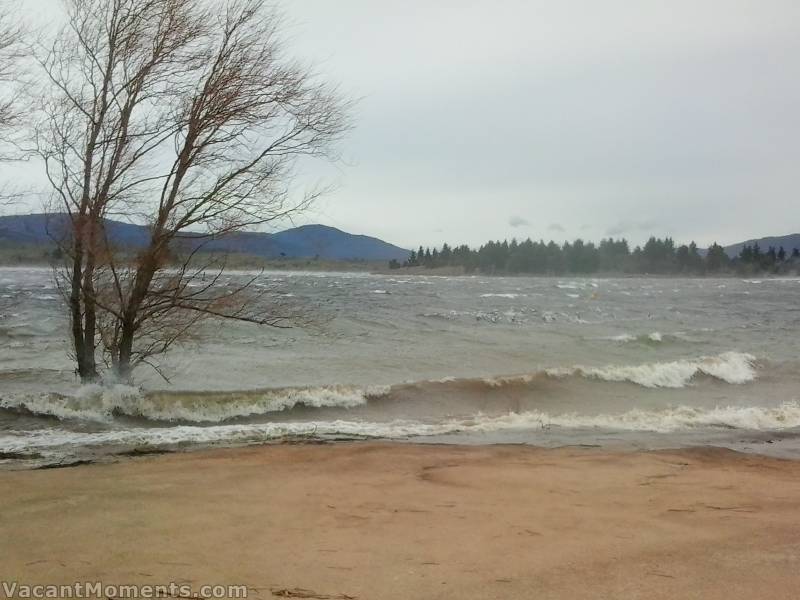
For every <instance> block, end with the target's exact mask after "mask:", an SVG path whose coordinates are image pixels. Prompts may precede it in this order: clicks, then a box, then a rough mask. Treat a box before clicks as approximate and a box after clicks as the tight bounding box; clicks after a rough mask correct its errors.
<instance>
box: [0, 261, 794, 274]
mask: <svg viewBox="0 0 800 600" xmlns="http://www.w3.org/2000/svg"><path fill="white" fill-rule="evenodd" d="M52 267H53V264H52V262H49V261H47V260H39V259H35V260H34V259H31V260H21V261H19V262H15V261H13V260H3V258H2V256H0V269H2V268H6V269H9V268H11V269H25V268H31V269H50V268H52ZM225 270H226V271H228V272H236V271H258V270H264V271H266V272H270V271H276V272H291V271H295V272H308V273H364V274H370V275H387V276H393V277H426V276H427V277H487V278H494V277H509V278H521V279H787V278H789V279H791V278H796V277H799V276H800V273H784V274H780V275H775V274H769V273H751V274H742V273H714V274H713V275H697V274H693V273H687V274H680V273H667V274H664V273H625V272H613V271H611V272H602V273H560V274H559V273H547V274H532V273H483V272H479V271H475V272H469V273H468V272H466V271H465V270H464V269H463V268H461V267H436V268H433V269H429V268H427V267H401V268H399V269H390V268H389V267H388V266H386V265H384V263H383V262H380V263H379V262H375V261H372V262H357V261H320V260H313V259H286V260H260V261H259V260H242V259H239V258H238V257H237V260H232V261H230V262H229V263H228V265H227V267H226V269H225Z"/></svg>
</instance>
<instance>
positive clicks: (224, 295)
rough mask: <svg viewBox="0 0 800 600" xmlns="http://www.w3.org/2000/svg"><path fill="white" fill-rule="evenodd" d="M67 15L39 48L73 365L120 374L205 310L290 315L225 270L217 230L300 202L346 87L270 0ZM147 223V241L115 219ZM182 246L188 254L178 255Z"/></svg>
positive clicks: (260, 318) (330, 138)
mask: <svg viewBox="0 0 800 600" xmlns="http://www.w3.org/2000/svg"><path fill="white" fill-rule="evenodd" d="M67 6H68V14H69V19H68V24H67V25H66V26H65V28H64V29H63V30H62V31H61V32H60V34H59V36H58V38H57V39H56V40H55V42H54V43H53V44H52V46H51V47H48V48H47V49H46V51H44V52H43V53H42V55H41V57H40V61H39V62H40V64H41V66H42V67H43V69H44V71H45V73H46V74H47V76H48V79H49V82H50V93H49V94H48V95H47V96H46V101H45V102H44V103H43V106H42V109H43V113H44V114H45V115H46V118H45V119H44V121H43V122H42V124H41V125H40V127H39V128H38V130H37V136H36V138H37V149H38V152H39V154H40V155H41V156H42V157H43V158H44V162H45V165H46V172H47V176H48V178H49V180H50V182H51V185H52V187H53V190H54V192H55V205H56V206H57V207H59V209H60V211H62V212H66V213H67V215H68V218H67V227H66V235H64V236H63V237H62V238H61V242H62V249H63V252H64V255H65V257H67V260H66V261H65V263H64V265H63V268H60V269H58V270H57V280H58V282H59V285H60V287H61V289H62V290H63V291H64V295H65V298H66V299H67V304H68V305H69V310H70V319H71V324H72V339H73V346H74V350H75V358H76V362H77V371H78V373H79V374H80V376H81V378H82V379H84V380H92V379H95V378H97V377H98V373H99V370H98V364H97V359H96V353H97V349H98V344H99V345H101V346H102V350H103V351H104V353H105V354H106V356H107V358H108V361H109V363H110V364H111V365H112V366H113V368H114V370H115V371H116V373H117V375H119V376H120V377H122V378H124V379H129V378H130V377H131V373H132V369H133V368H134V367H135V366H136V365H137V364H139V363H142V362H148V361H149V359H150V357H152V356H153V355H155V354H158V353H160V352H164V351H166V350H167V349H168V348H169V347H170V346H171V345H172V344H173V343H174V342H175V341H178V340H179V339H180V338H181V336H183V335H185V334H186V332H188V331H189V330H190V329H191V328H192V327H193V326H194V325H195V324H197V323H198V322H199V321H201V320H202V319H205V318H229V319H238V320H243V321H249V322H254V323H260V324H270V325H279V324H280V323H281V322H282V318H283V316H284V315H282V314H280V315H279V314H275V313H273V312H267V313H265V312H263V305H262V304H261V303H260V302H256V300H257V299H258V298H257V297H258V296H259V294H254V293H252V292H253V289H252V283H253V280H248V281H245V282H243V283H240V284H230V282H227V284H226V285H224V286H223V285H220V282H221V281H222V278H223V271H224V262H223V263H215V262H213V261H208V260H206V255H205V253H204V252H203V251H202V249H203V247H204V245H205V244H206V243H207V242H209V241H214V240H219V239H220V238H224V237H226V236H231V235H233V234H235V233H236V232H238V231H241V230H243V229H247V228H252V227H255V226H259V225H264V224H266V223H269V222H271V221H274V220H276V219H282V218H286V217H288V216H290V215H292V214H293V213H295V212H297V211H300V210H303V209H304V208H306V207H307V206H308V205H309V203H310V202H311V201H312V200H313V199H314V197H315V194H307V195H303V196H302V197H300V198H298V199H293V196H292V194H291V193H290V187H289V186H290V183H291V179H292V178H291V175H292V171H293V166H294V164H295V163H296V160H297V158H299V157H301V156H330V150H331V148H332V147H333V143H334V142H335V141H336V140H337V139H338V138H339V137H340V136H341V135H342V133H343V132H344V131H346V129H347V120H346V118H345V114H346V110H345V109H346V106H345V103H343V102H342V101H340V99H339V98H338V94H337V93H336V90H335V89H331V88H329V87H328V86H326V85H325V84H323V83H319V82H317V80H316V77H315V76H314V74H313V73H311V72H310V71H308V70H307V69H305V68H303V67H301V66H300V65H299V64H297V63H294V62H291V61H289V60H287V59H286V58H285V57H284V53H283V49H282V45H281V42H280V38H279V35H278V33H279V32H278V26H279V24H280V20H279V18H278V17H277V16H276V14H275V13H274V12H272V11H271V10H270V9H269V8H268V7H267V5H266V3H265V2H264V0H228V1H225V2H213V3H211V2H205V1H203V0H67ZM110 216H115V217H118V218H119V217H124V218H128V219H130V220H138V221H140V222H144V223H147V224H148V225H149V228H150V235H149V240H148V242H147V244H146V246H145V247H144V248H143V249H140V250H139V251H138V252H137V253H136V254H135V255H132V254H131V253H130V250H129V249H122V248H115V247H113V245H112V244H111V243H109V239H108V236H107V232H106V231H105V219H106V218H108V217H110ZM179 256H182V259H181V260H178V262H177V265H176V264H175V263H176V259H177V257H179Z"/></svg>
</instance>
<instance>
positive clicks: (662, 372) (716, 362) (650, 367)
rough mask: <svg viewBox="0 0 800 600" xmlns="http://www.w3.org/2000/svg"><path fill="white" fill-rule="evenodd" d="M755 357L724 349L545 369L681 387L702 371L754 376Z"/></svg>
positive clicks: (733, 377)
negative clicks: (635, 361)
mask: <svg viewBox="0 0 800 600" xmlns="http://www.w3.org/2000/svg"><path fill="white" fill-rule="evenodd" d="M754 362H755V357H754V356H752V355H751V354H743V353H740V352H725V353H724V354H720V355H719V356H706V357H703V358H699V359H696V360H677V361H672V362H659V363H649V364H643V365H635V366H608V367H581V366H578V367H573V368H568V369H563V368H559V369H548V370H547V371H546V372H547V374H548V375H550V376H552V377H565V376H570V375H580V376H583V377H587V378H590V379H600V380H603V381H617V382H623V381H627V382H630V383H636V384H638V385H641V386H643V387H647V388H682V387H685V386H686V385H688V384H689V382H690V381H691V380H692V378H694V377H695V376H696V375H700V374H705V375H709V376H711V377H714V378H716V379H719V380H721V381H725V382H726V383H732V384H743V383H747V382H750V381H753V380H755V378H756V369H755V366H754Z"/></svg>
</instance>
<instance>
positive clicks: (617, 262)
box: [389, 237, 800, 275]
mask: <svg viewBox="0 0 800 600" xmlns="http://www.w3.org/2000/svg"><path fill="white" fill-rule="evenodd" d="M799 264H800V249H798V248H793V249H792V250H791V251H790V252H789V251H787V250H786V249H785V248H783V247H779V248H773V247H770V248H769V249H768V250H766V251H764V250H762V248H761V247H760V246H759V245H758V243H755V244H753V245H745V246H744V248H743V249H742V251H741V252H740V254H739V255H738V256H736V257H734V258H731V257H729V256H728V254H727V253H726V252H725V250H724V248H723V247H722V246H720V245H719V244H717V243H714V244H712V245H711V247H710V248H709V249H708V250H707V251H706V252H701V251H700V249H699V248H698V246H697V244H696V243H694V242H692V243H691V244H689V245H685V244H684V245H680V246H677V245H676V244H675V241H674V240H673V239H672V238H670V237H667V238H664V239H660V238H656V237H651V238H650V239H649V240H648V241H647V243H645V244H644V245H642V246H636V247H634V248H633V249H631V246H630V244H629V243H628V241H627V240H626V239H614V238H608V239H604V240H602V241H601V242H600V243H599V244H594V243H592V242H585V241H583V240H580V239H578V240H575V241H574V242H571V243H570V242H564V243H563V244H557V243H556V242H554V241H550V242H548V243H545V242H544V241H538V242H534V241H533V240H531V239H526V240H525V241H522V242H519V241H517V240H516V239H513V240H511V241H510V242H509V241H507V240H506V241H502V242H501V241H491V242H488V243H486V244H484V245H482V246H480V247H479V248H477V249H474V248H470V247H469V246H467V245H460V246H450V245H448V244H443V245H442V246H441V247H438V248H437V247H434V248H426V247H422V246H420V248H419V249H418V250H414V251H412V252H411V254H410V256H409V258H408V259H407V260H406V261H405V262H403V263H400V262H399V261H397V260H393V261H391V262H390V263H389V266H390V268H392V269H400V268H403V267H406V268H408V267H426V268H429V269H434V268H439V267H458V268H462V269H463V270H464V271H465V272H467V273H473V272H480V273H487V274H523V273H526V274H535V275H556V274H575V275H586V274H592V273H631V274H665V275H705V274H726V273H737V274H743V275H746V274H752V273H775V274H779V273H783V272H786V271H788V270H789V269H791V268H797V266H798V265H799Z"/></svg>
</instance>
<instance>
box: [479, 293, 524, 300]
mask: <svg viewBox="0 0 800 600" xmlns="http://www.w3.org/2000/svg"><path fill="white" fill-rule="evenodd" d="M522 295H524V294H481V298H510V299H512V300H513V299H514V298H519V297H520V296H522Z"/></svg>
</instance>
